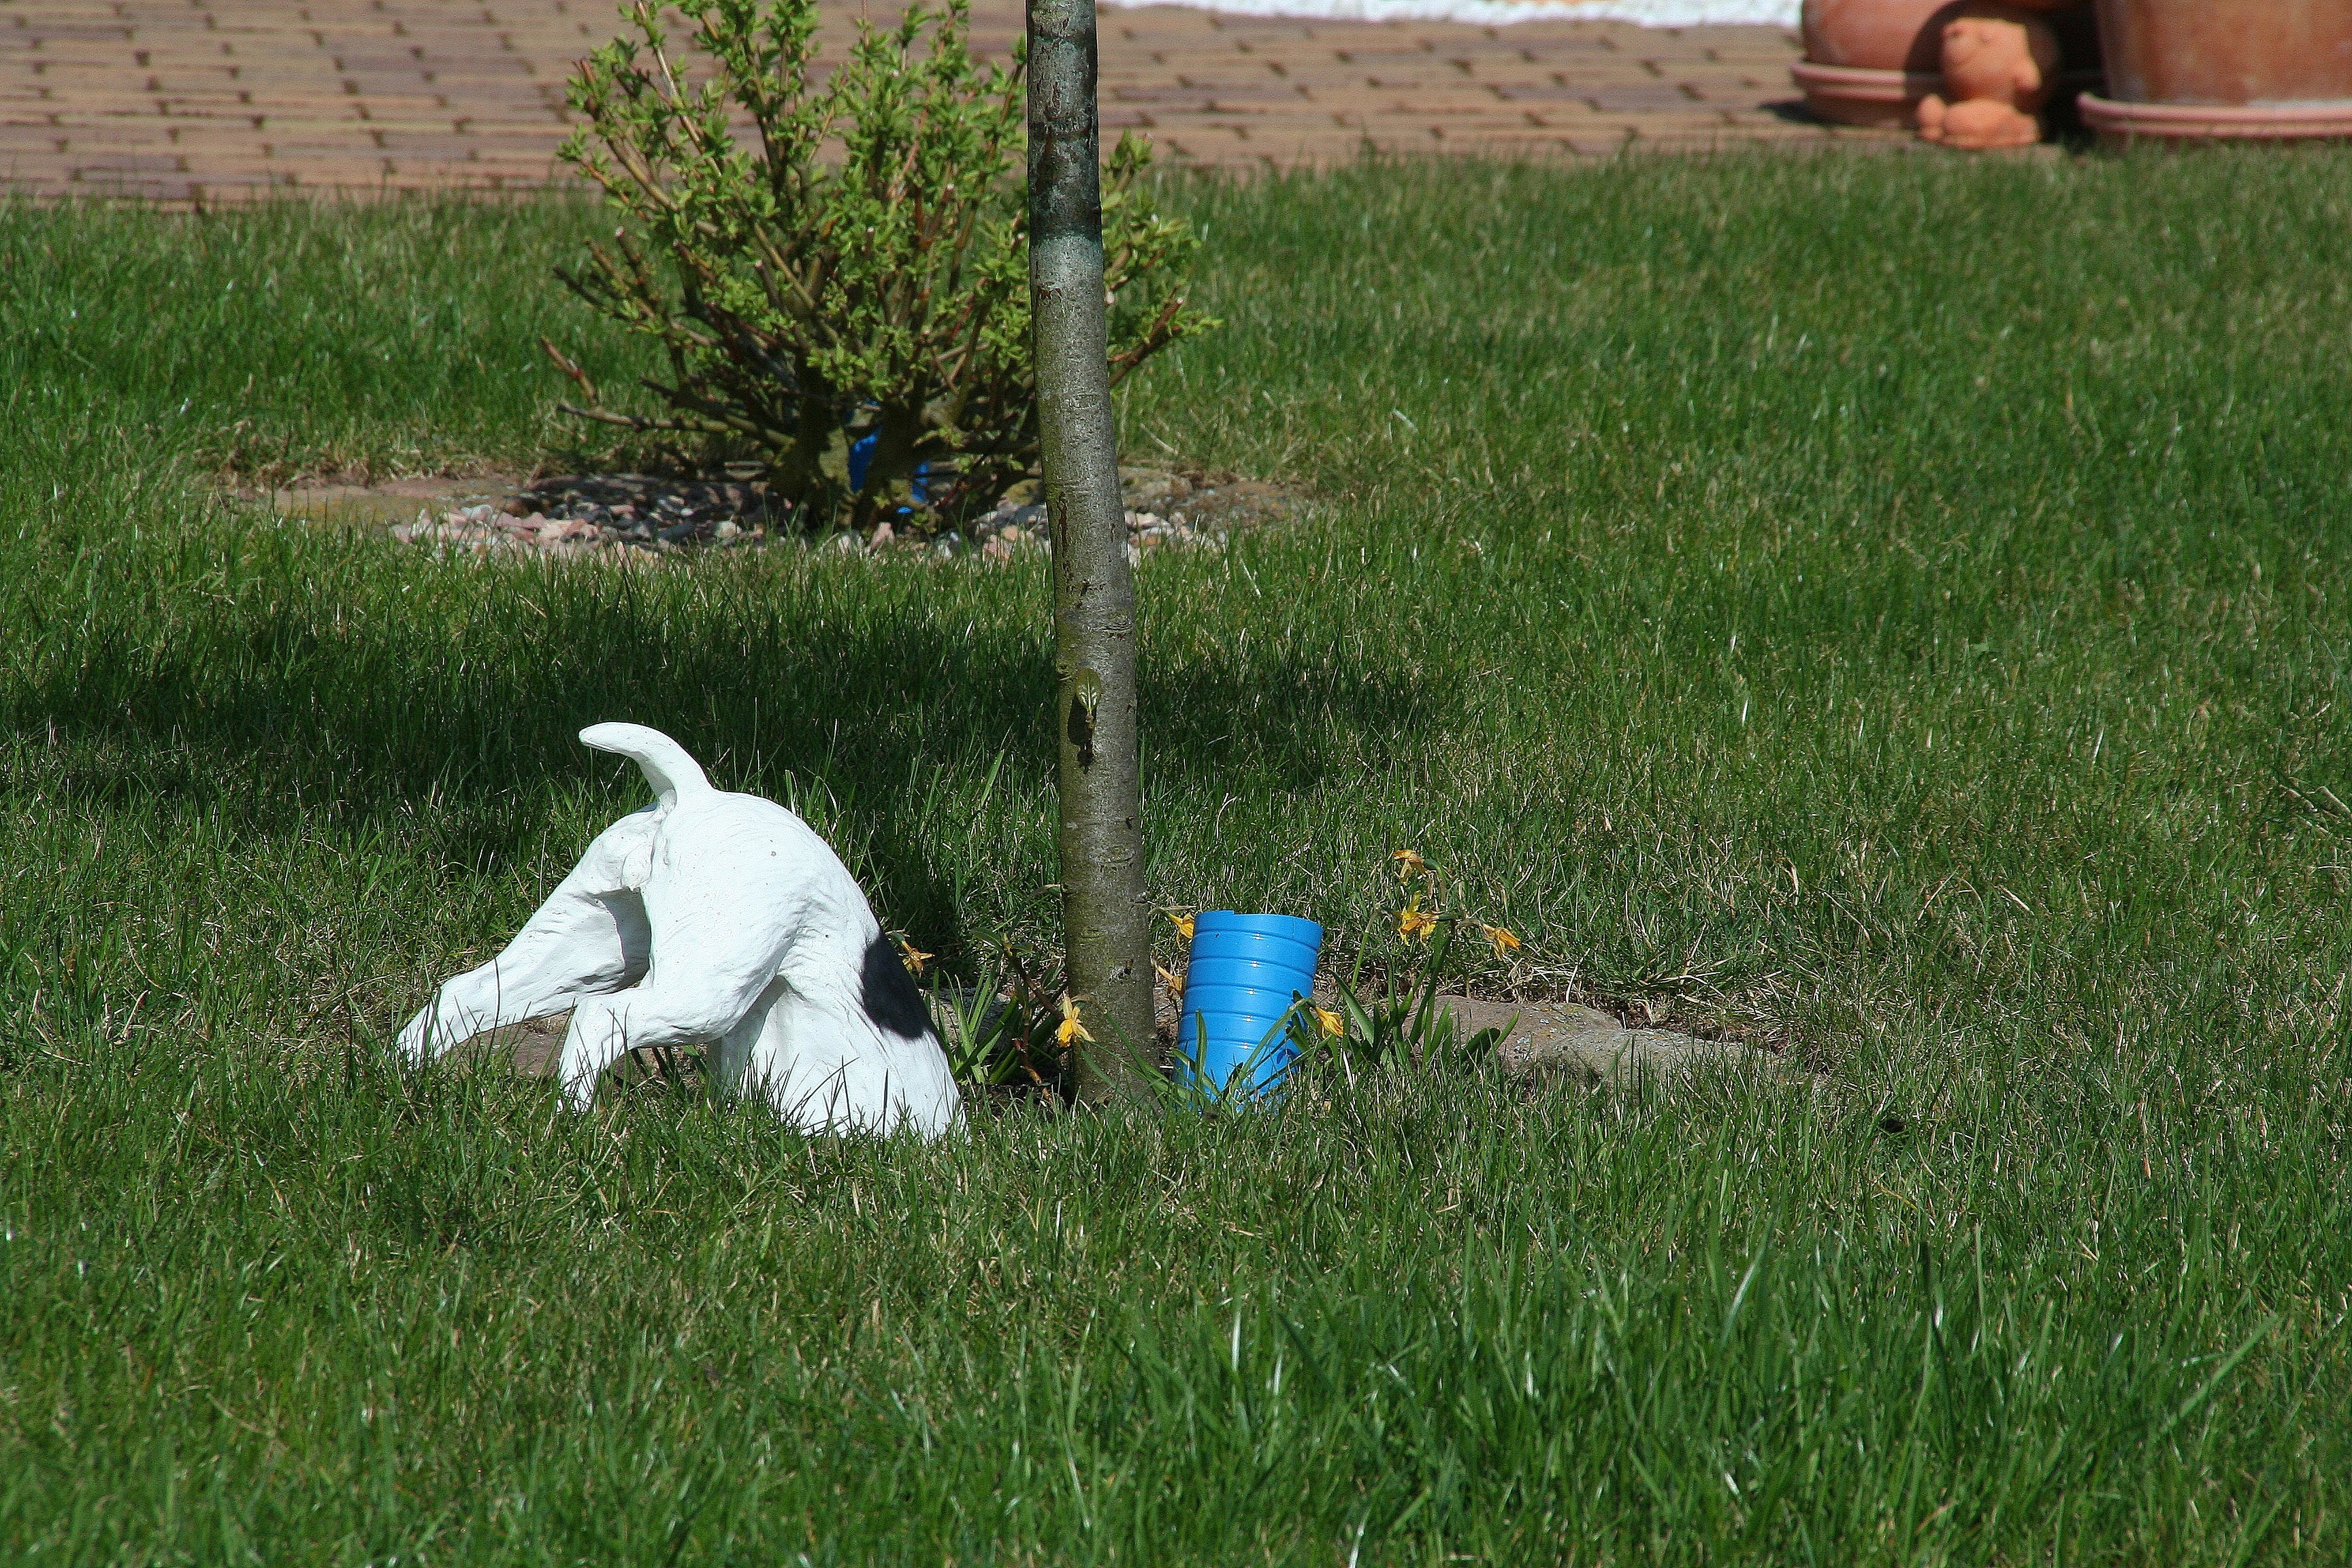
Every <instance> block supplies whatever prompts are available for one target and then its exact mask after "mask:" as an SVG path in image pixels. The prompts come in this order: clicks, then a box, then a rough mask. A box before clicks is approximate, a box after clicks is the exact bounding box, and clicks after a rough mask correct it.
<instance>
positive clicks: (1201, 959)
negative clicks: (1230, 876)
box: [1176, 910, 1323, 1094]
mask: <svg viewBox="0 0 2352 1568" xmlns="http://www.w3.org/2000/svg"><path fill="white" fill-rule="evenodd" d="M1322 952H1323V928H1322V927H1321V926H1319V925H1317V924H1316V923H1315V922H1314V921H1308V920H1300V919H1298V918H1297V916H1295V915H1243V914H1235V913H1234V911H1233V910H1207V911H1204V912H1203V913H1202V914H1199V915H1196V916H1194V917H1193V919H1192V962H1191V963H1189V964H1187V965H1186V967H1185V973H1184V1011H1183V1013H1182V1015H1181V1016H1180V1017H1179V1018H1178V1019H1177V1024H1176V1031H1177V1032H1176V1039H1177V1055H1178V1057H1179V1058H1181V1063H1180V1067H1179V1069H1178V1070H1179V1071H1180V1072H1181V1073H1183V1074H1184V1075H1185V1076H1186V1077H1187V1078H1188V1079H1189V1078H1191V1077H1192V1073H1193V1072H1194V1071H1195V1070H1197V1071H1198V1073H1199V1075H1200V1076H1201V1077H1202V1078H1205V1079H1207V1080H1208V1082H1209V1084H1210V1085H1212V1086H1213V1087H1214V1088H1215V1089H1218V1090H1219V1091H1224V1090H1226V1089H1227V1088H1228V1086H1229V1085H1231V1087H1232V1088H1234V1089H1245V1090H1247V1091H1249V1092H1253V1093H1258V1094H1263V1093H1265V1092H1266V1091H1267V1090H1268V1089H1273V1088H1274V1087H1275V1086H1276V1085H1277V1084H1279V1083H1280V1082H1281V1081H1282V1076H1283V1074H1284V1073H1286V1072H1287V1071H1288V1070H1289V1069H1290V1063H1291V1059H1292V1058H1294V1057H1296V1056H1297V1054H1298V1051H1297V1047H1296V1046H1294V1045H1292V1044H1291V1042H1290V1039H1289V1033H1288V1030H1287V1028H1286V1024H1287V1022H1288V1015H1289V1013H1290V1010H1291V1008H1292V1006H1293V1005H1295V1004H1297V1002H1300V1001H1302V1000H1308V999H1311V998H1312V997H1313V996H1314V994H1315V963H1316V960H1317V959H1318V957H1320V956H1321V954H1322ZM1203 1026H1205V1029H1204V1027H1203ZM1204 1033H1205V1034H1206V1036H1207V1043H1206V1044H1205V1046H1204V1045H1203V1044H1202V1035H1203V1034H1204ZM1196 1055H1197V1057H1198V1058H1199V1059H1198V1061H1197V1062H1195V1061H1193V1060H1192V1058H1194V1057H1195V1056H1196ZM1244 1064H1248V1065H1249V1068H1250V1071H1249V1077H1248V1079H1246V1080H1244V1083H1242V1084H1239V1085H1232V1084H1231V1080H1232V1079H1233V1078H1234V1074H1235V1072H1236V1071H1238V1070H1239V1069H1240V1068H1242V1067H1243V1066H1244Z"/></svg>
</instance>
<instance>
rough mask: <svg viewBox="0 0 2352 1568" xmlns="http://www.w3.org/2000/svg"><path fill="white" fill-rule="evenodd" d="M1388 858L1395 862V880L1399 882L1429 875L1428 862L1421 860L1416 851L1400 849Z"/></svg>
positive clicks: (1419, 852) (1418, 851)
mask: <svg viewBox="0 0 2352 1568" xmlns="http://www.w3.org/2000/svg"><path fill="white" fill-rule="evenodd" d="M1389 858H1390V859H1391V860H1393V861H1395V862H1396V868H1397V880H1398V881H1400V882H1409V881H1411V880H1412V879H1414V878H1415V877H1426V876H1427V875H1429V862H1428V861H1426V860H1424V859H1423V858H1421V851H1420V850H1418V849H1400V850H1398V851H1397V852H1396V853H1395V854H1393V855H1391V856H1390V857H1389Z"/></svg>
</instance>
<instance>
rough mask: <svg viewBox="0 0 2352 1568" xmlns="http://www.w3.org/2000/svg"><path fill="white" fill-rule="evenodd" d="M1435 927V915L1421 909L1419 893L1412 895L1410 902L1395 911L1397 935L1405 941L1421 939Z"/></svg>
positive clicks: (1418, 940)
mask: <svg viewBox="0 0 2352 1568" xmlns="http://www.w3.org/2000/svg"><path fill="white" fill-rule="evenodd" d="M1436 929H1437V917H1436V916H1435V915H1433V914H1428V913H1426V912H1424V911H1423V909H1422V907H1421V897H1420V895H1419V894H1415V895H1414V896H1413V900H1412V902H1411V903H1409V904H1407V905H1405V907H1404V908H1402V909H1401V910H1398V911H1397V935H1399V936H1401V937H1402V938H1404V939H1405V941H1407V942H1421V941H1423V940H1425V939H1426V938H1427V937H1428V935H1429V933H1430V932H1431V931H1435V930H1436Z"/></svg>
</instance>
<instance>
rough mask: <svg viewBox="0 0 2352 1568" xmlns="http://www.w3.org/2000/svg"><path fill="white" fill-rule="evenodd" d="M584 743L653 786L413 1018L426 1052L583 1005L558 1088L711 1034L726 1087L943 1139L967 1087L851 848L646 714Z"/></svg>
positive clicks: (787, 1106)
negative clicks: (712, 768) (478, 961)
mask: <svg viewBox="0 0 2352 1568" xmlns="http://www.w3.org/2000/svg"><path fill="white" fill-rule="evenodd" d="M580 739H581V740H582V741H583V742H586V743H587V744H589V745H591V746H593V747H594V748H595V749H596V750H598V751H600V752H619V753H620V754H621V755H623V756H625V757H627V758H629V759H630V760H631V761H632V762H635V763H636V764H637V766H638V767H639V768H641V769H642V770H644V772H645V775H646V782H647V783H649V784H652V785H653V787H654V793H655V795H656V796H657V797H658V798H657V799H656V802H655V804H654V805H650V806H647V807H646V808H645V809H643V810H640V811H635V812H632V813H630V814H629V815H628V816H625V817H623V818H621V820H620V821H618V822H616V823H614V824H613V826H610V827H608V828H606V829H605V830H604V832H603V833H601V834H599V835H597V837H596V840H595V842H594V843H593V844H591V845H589V847H588V852H587V853H586V854H585V855H583V856H582V857H581V859H580V863H579V865H577V866H575V867H573V868H572V874H571V875H570V876H568V877H566V878H564V879H563V881H562V884H561V885H559V886H558V887H557V888H556V889H555V891H554V892H553V893H552V894H551V895H550V896H549V898H548V900H547V902H545V903H544V904H541V906H540V908H539V910H538V912H537V913H535V914H533V915H532V916H531V917H530V920H529V921H526V922H524V924H523V928H522V930H521V931H519V932H517V933H516V935H515V939H514V941H512V942H509V943H508V944H507V947H506V951H505V952H501V953H499V955H498V956H497V957H496V958H494V959H492V960H490V962H489V963H485V964H483V965H482V966H481V967H480V968H478V969H476V970H472V971H470V972H468V973H465V974H461V975H459V976H457V978H456V979H455V980H452V981H450V982H449V983H448V984H446V985H444V986H442V987H441V988H440V990H439V991H438V992H436V994H435V995H434V998H433V1001H432V1003H431V1005H428V1006H427V1007H425V1010H424V1011H423V1012H421V1013H419V1014H417V1015H416V1016H415V1018H414V1019H412V1020H411V1021H410V1022H409V1025H408V1027H406V1028H405V1029H403V1030H402V1031H401V1033H400V1047H401V1049H402V1050H403V1051H404V1052H406V1053H407V1055H408V1056H409V1057H410V1058H412V1059H414V1060H416V1061H419V1062H425V1061H430V1060H432V1059H433V1058H436V1057H438V1056H440V1055H441V1054H442V1053H443V1052H445V1051H446V1050H448V1049H449V1048H450V1047H452V1046H455V1045H457V1044H458V1043H459V1042H460V1041H462V1040H466V1039H468V1038H470V1037H473V1036H475V1035H478V1034H480V1033H482V1032H484V1031H485V1030H489V1029H498V1028H503V1027H505V1026H508V1025H509V1024H519V1023H521V1022H522V1021H523V1020H525V1019H527V1018H541V1017H545V1016H548V1015H549V1014H551V1013H560V1012H562V1011H563V1010H564V1009H565V1008H567V1007H568V1008H570V1009H572V1024H571V1027H570V1028H569V1030H567V1031H566V1033H565V1035H564V1037H563V1058H562V1075H563V1091H564V1094H565V1095H566V1096H567V1097H568V1098H569V1099H570V1100H571V1101H572V1104H573V1105H575V1106H583V1107H584V1106H585V1105H586V1104H587V1103H588V1101H589V1100H590V1099H591V1098H592V1097H593V1094H594V1092H595V1088H596V1081H597V1079H598V1078H599V1077H600V1076H601V1075H602V1074H603V1073H604V1069H605V1068H608V1067H610V1066H611V1065H612V1064H613V1063H614V1061H615V1060H617V1059H618V1058H620V1056H621V1055H622V1053H624V1052H625V1051H628V1050H631V1049H633V1048H635V1047H639V1046H705V1047H712V1050H711V1058H712V1059H711V1065H712V1067H713V1068H715V1072H714V1074H713V1076H714V1077H715V1078H716V1079H717V1080H718V1081H719V1083H720V1084H721V1085H722V1086H727V1087H733V1088H741V1089H749V1090H751V1092H753V1093H757V1094H763V1095H765V1096H766V1097H767V1098H768V1100H770V1101H771V1102H772V1103H773V1104H774V1106H775V1107H776V1109H777V1110H779V1111H781V1112H782V1114H783V1116H784V1118H785V1119H786V1120H787V1121H790V1122H792V1123H793V1125H794V1126H796V1127H799V1128H802V1129H804V1130H806V1131H812V1132H819V1131H874V1132H888V1131H893V1130H895V1129H898V1128H901V1127H904V1128H907V1129H909V1130H911V1131H916V1132H919V1133H921V1134H923V1135H925V1136H927V1137H936V1136H938V1135H939V1134H940V1133H941V1132H944V1131H947V1130H948V1129H949V1128H950V1126H952V1125H953V1124H954V1123H955V1121H956V1118H957V1114H958V1110H959V1108H960V1106H961V1100H960V1097H959V1096H958V1095H957V1093H956V1086H955V1079H954V1077H953V1075H952V1074H951V1073H950V1071H949V1069H948V1060H947V1055H946V1053H945V1052H944V1051H942V1050H941V1049H940V1037H939V1035H938V1033H937V1032H936V1030H935V1029H934V1028H933V1026H932V1024H931V1017H930V1011H929V1008H928V1007H927V1006H926V1005H924V1002H923V994H922V993H921V992H920V991H919V990H918V989H917V988H916V985H915V982H914V979H913V977H912V976H910V975H909V974H908V973H907V967H906V965H905V963H902V962H901V961H900V959H899V956H898V949H897V948H895V947H893V946H892V945H891V943H890V939H889V938H888V937H887V936H885V935H884V934H883V931H882V928H881V926H880V925H879V924H878V923H877V921H875V919H874V911H873V910H872V909H871V908H870V907H869V906H868V905H867V904H866V895H865V894H864V893H863V892H861V891H859V890H858V887H857V883H856V879H853V878H852V877H851V876H850V874H849V870H848V868H846V867H845V866H844V865H842V863H841V858H840V857H838V856H836V855H835V854H834V852H833V850H832V849H831V848H829V847H827V846H826V844H825V842H824V839H822V838H820V837H817V836H816V833H815V831H814V829H812V828H811V827H810V826H809V825H808V824H807V823H805V822H803V821H802V820H801V819H800V818H799V817H797V816H793V814H792V813H791V812H789V811H787V810H785V809H784V808H783V807H782V806H781V805H777V804H775V802H773V801H770V800H762V799H761V798H760V797H759V796H757V795H730V794H728V793H725V792H723V791H720V790H718V789H714V788H712V787H711V785H710V783H709V780H707V779H706V778H704V777H703V774H702V769H701V768H699V767H698V766H697V765H696V764H695V761H694V759H693V758H692V757H690V756H688V755H687V753H686V750H685V748H684V747H682V746H680V745H679V744H678V743H677V742H675V741H673V740H671V739H670V738H669V737H668V736H667V735H665V734H663V733H661V732H660V731H657V730H648V729H646V728H645V727H644V726H643V725H640V724H593V725H591V726H589V727H588V728H587V729H585V730H583V731H580Z"/></svg>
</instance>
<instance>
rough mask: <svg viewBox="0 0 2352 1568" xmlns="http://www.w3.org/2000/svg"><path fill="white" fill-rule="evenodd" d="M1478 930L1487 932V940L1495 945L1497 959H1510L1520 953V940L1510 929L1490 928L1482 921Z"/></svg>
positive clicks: (1501, 927) (1505, 927)
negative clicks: (1512, 955)
mask: <svg viewBox="0 0 2352 1568" xmlns="http://www.w3.org/2000/svg"><path fill="white" fill-rule="evenodd" d="M1478 929H1479V930H1480V931H1485V932H1486V940H1487V941H1488V942H1493V943H1494V944H1495V956H1496V958H1508V957H1509V956H1510V955H1511V954H1513V953H1515V952H1518V951H1519V939H1518V938H1517V937H1516V936H1514V935H1512V934H1511V928H1510V927H1508V926H1490V925H1487V924H1486V923H1484V922H1483V921H1482V922H1480V924H1479V927H1478Z"/></svg>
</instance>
